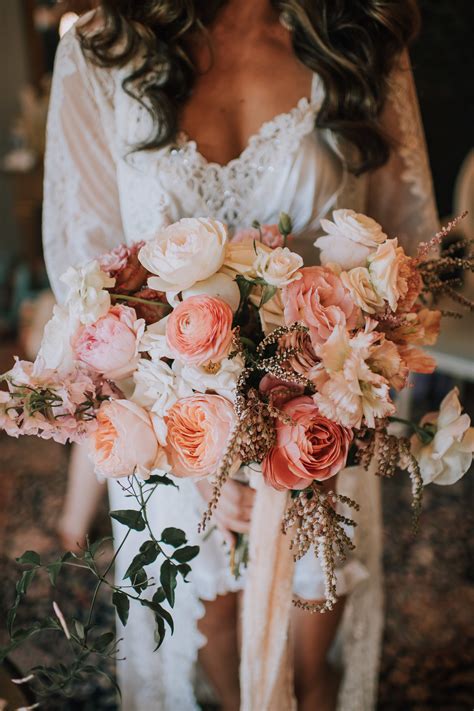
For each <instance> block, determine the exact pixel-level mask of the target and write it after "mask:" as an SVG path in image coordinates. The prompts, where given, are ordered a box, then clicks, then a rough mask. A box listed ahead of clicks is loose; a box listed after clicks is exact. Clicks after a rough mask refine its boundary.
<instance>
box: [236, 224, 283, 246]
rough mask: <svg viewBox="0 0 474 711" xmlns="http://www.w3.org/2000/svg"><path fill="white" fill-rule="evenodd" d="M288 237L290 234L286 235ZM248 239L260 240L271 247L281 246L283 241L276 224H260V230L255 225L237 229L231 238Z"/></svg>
mask: <svg viewBox="0 0 474 711" xmlns="http://www.w3.org/2000/svg"><path fill="white" fill-rule="evenodd" d="M288 239H291V235H289V236H288ZM248 240H256V241H257V242H260V241H261V242H263V244H266V245H267V247H271V248H272V249H276V247H283V243H284V239H283V235H282V234H281V232H280V230H279V229H278V225H261V226H260V230H258V229H256V228H255V227H251V228H250V229H247V230H245V229H244V230H238V231H237V232H236V233H235V235H234V237H233V238H232V242H247V241H248Z"/></svg>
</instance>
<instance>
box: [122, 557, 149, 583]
mask: <svg viewBox="0 0 474 711" xmlns="http://www.w3.org/2000/svg"><path fill="white" fill-rule="evenodd" d="M143 564H144V561H143V556H142V554H141V553H137V554H136V556H135V557H134V558H133V560H132V562H131V563H130V565H129V566H128V568H127V570H126V571H125V575H124V576H123V579H124V580H126V579H127V578H132V577H133V576H134V575H136V574H137V573H138V571H139V570H142V569H143Z"/></svg>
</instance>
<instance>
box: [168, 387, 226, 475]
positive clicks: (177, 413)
mask: <svg viewBox="0 0 474 711" xmlns="http://www.w3.org/2000/svg"><path fill="white" fill-rule="evenodd" d="M235 421H236V418H235V412H234V408H233V406H232V404H231V402H229V400H226V398H223V397H221V396H220V395H192V396H191V397H187V398H183V399H182V400H178V401H177V402H176V403H175V404H174V405H173V406H172V407H171V408H170V410H169V411H168V415H167V417H166V424H167V427H168V437H167V447H166V451H167V454H168V456H169V460H170V464H171V469H172V472H173V474H174V475H175V476H179V477H204V476H208V475H209V474H214V473H215V472H216V471H217V469H218V467H219V464H220V461H221V458H222V456H223V454H224V452H225V450H226V447H227V444H228V441H229V437H230V435H231V432H232V430H233V427H234V424H235Z"/></svg>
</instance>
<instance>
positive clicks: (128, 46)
mask: <svg viewBox="0 0 474 711" xmlns="http://www.w3.org/2000/svg"><path fill="white" fill-rule="evenodd" d="M225 3H226V0H143V1H142V2H136V0H103V2H102V12H103V15H104V21H103V22H101V23H100V26H99V27H97V26H96V28H95V29H92V31H90V30H89V29H88V23H87V24H86V25H84V26H83V28H82V29H81V31H80V36H81V43H82V49H83V51H84V53H85V54H86V55H87V56H88V58H89V59H90V60H91V61H92V62H94V63H95V64H97V65H99V66H103V67H115V66H124V65H126V64H127V63H128V62H130V61H131V60H135V61H134V63H133V70H132V69H131V72H130V74H129V76H128V77H127V78H126V79H125V80H124V82H123V88H124V90H125V91H126V92H127V93H128V94H130V95H131V96H133V97H134V98H135V99H137V101H140V102H141V103H142V104H143V105H144V106H146V108H147V109H148V110H149V111H150V113H151V115H152V117H153V120H154V130H153V134H152V135H150V136H149V138H148V140H147V141H146V142H144V143H143V144H141V145H139V146H136V147H135V148H136V149H138V150H143V149H155V148H159V147H161V146H163V145H165V144H166V143H168V142H169V141H170V140H173V139H174V138H175V137H176V133H177V131H178V121H179V113H180V109H181V108H182V106H183V104H184V103H185V102H186V100H187V99H188V97H189V96H190V93H191V91H192V88H193V84H194V82H195V80H196V77H197V70H196V67H195V65H194V62H193V59H192V56H191V53H190V51H189V45H190V42H189V40H190V39H191V38H195V37H196V35H198V34H199V33H200V34H202V36H203V38H206V37H207V33H206V28H207V26H208V25H209V24H210V23H212V21H213V20H214V18H215V17H216V15H217V13H218V12H219V10H220V8H221V7H223V6H224V5H225ZM271 3H272V5H273V7H274V8H275V9H276V10H277V11H278V12H282V13H285V17H286V18H287V20H288V22H289V23H290V24H291V27H292V38H293V39H292V42H293V50H294V53H295V55H296V56H297V57H298V59H299V60H300V61H301V62H303V64H305V65H306V66H307V67H308V68H309V69H311V70H312V71H313V72H315V73H317V74H318V75H319V76H320V77H321V79H322V81H323V84H324V87H325V99H324V102H323V105H322V107H321V110H320V111H319V113H318V117H317V120H316V125H317V127H318V128H327V129H331V130H332V131H334V132H336V133H337V134H338V135H339V136H340V137H341V138H342V139H343V140H344V141H347V142H349V144H352V145H353V146H355V147H356V149H357V151H356V154H357V157H356V158H355V160H354V161H353V163H352V165H351V166H350V169H351V170H352V171H353V172H354V173H356V174H360V173H363V172H364V171H367V170H372V169H374V168H377V167H378V166H380V165H383V164H384V163H385V162H386V161H387V159H388V157H389V154H390V143H389V140H388V138H387V137H386V136H385V135H384V133H383V131H382V130H381V127H380V122H379V117H380V114H381V112H382V109H383V107H384V103H385V100H386V96H387V91H388V75H389V72H390V69H391V68H392V66H393V64H394V62H395V60H396V58H397V56H398V55H399V54H400V52H401V51H402V50H403V48H404V47H405V46H406V45H407V43H408V42H409V41H410V40H411V39H412V38H413V37H414V36H415V34H416V32H417V31H418V28H419V13H418V9H417V4H416V0H271ZM91 24H92V23H91Z"/></svg>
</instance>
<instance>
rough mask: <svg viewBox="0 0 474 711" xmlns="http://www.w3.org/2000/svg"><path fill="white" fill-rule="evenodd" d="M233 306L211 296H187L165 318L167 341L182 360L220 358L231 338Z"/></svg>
mask: <svg viewBox="0 0 474 711" xmlns="http://www.w3.org/2000/svg"><path fill="white" fill-rule="evenodd" d="M232 318H233V314H232V309H231V308H230V306H229V305H228V304H227V303H226V302H225V301H222V300H221V299H218V298H215V297H213V296H204V295H203V296H190V297H189V299H186V300H185V301H182V302H181V303H180V304H179V306H177V307H176V308H175V309H174V311H173V312H172V313H171V314H170V316H169V317H168V320H167V322H166V342H167V344H168V346H169V348H170V349H171V350H172V351H173V353H176V356H177V357H178V358H179V359H180V360H181V361H182V362H183V363H187V364H192V365H204V364H205V363H210V362H214V363H215V362H219V361H220V360H222V359H223V358H225V356H226V355H227V354H228V352H229V348H230V344H231V342H232V335H233V333H232Z"/></svg>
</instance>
